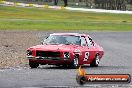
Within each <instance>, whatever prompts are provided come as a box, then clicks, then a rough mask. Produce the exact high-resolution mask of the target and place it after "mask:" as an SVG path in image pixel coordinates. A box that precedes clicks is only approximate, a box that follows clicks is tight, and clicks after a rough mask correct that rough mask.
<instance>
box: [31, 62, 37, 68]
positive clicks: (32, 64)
mask: <svg viewBox="0 0 132 88" xmlns="http://www.w3.org/2000/svg"><path fill="white" fill-rule="evenodd" d="M29 66H30V67H31V68H37V67H38V66H39V64H38V63H35V62H32V61H29Z"/></svg>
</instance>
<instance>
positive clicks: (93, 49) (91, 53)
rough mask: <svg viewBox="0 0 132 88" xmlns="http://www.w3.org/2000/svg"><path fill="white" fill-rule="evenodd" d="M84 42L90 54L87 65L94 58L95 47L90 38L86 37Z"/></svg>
mask: <svg viewBox="0 0 132 88" xmlns="http://www.w3.org/2000/svg"><path fill="white" fill-rule="evenodd" d="M86 41H87V47H88V51H89V52H90V55H89V58H88V63H90V62H91V61H93V59H94V58H95V56H96V47H95V45H94V41H93V40H92V38H91V37H90V36H87V37H86Z"/></svg>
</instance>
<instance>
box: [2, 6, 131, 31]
mask: <svg viewBox="0 0 132 88" xmlns="http://www.w3.org/2000/svg"><path fill="white" fill-rule="evenodd" d="M81 29H82V30H89V31H132V15H130V14H110V13H95V12H77V11H67V10H51V9H45V8H20V7H4V6H0V30H81Z"/></svg>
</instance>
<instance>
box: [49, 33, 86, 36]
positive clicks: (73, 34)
mask: <svg viewBox="0 0 132 88" xmlns="http://www.w3.org/2000/svg"><path fill="white" fill-rule="evenodd" d="M50 35H72V36H88V35H87V34H80V33H53V34H50Z"/></svg>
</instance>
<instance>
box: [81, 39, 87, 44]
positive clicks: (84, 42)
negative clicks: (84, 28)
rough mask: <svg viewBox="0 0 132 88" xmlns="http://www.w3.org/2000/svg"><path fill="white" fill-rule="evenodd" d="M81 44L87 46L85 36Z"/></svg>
mask: <svg viewBox="0 0 132 88" xmlns="http://www.w3.org/2000/svg"><path fill="white" fill-rule="evenodd" d="M81 46H87V42H86V39H85V37H81Z"/></svg>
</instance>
